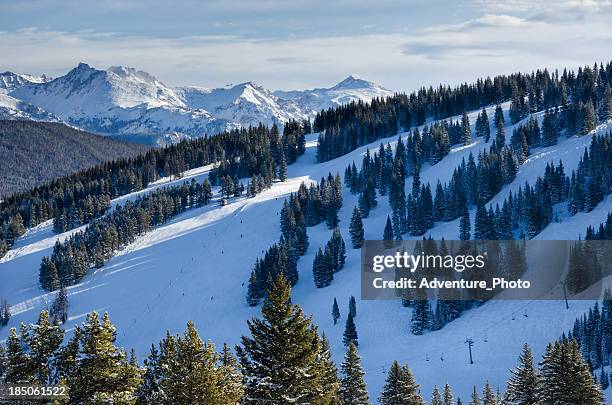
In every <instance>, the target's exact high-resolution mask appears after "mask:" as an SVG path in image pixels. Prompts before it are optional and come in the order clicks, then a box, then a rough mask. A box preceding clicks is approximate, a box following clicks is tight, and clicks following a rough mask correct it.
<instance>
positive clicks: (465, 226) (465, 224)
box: [459, 213, 472, 240]
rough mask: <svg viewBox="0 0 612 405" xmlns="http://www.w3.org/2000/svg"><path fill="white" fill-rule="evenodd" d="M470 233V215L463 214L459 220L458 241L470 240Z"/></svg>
mask: <svg viewBox="0 0 612 405" xmlns="http://www.w3.org/2000/svg"><path fill="white" fill-rule="evenodd" d="M471 231H472V229H471V224H470V214H469V213H466V214H463V215H462V216H461V219H460V220H459V239H460V240H470V233H471Z"/></svg>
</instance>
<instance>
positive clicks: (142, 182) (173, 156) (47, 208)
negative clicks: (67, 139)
mask: <svg viewBox="0 0 612 405" xmlns="http://www.w3.org/2000/svg"><path fill="white" fill-rule="evenodd" d="M309 128H310V123H308V122H303V123H298V122H294V121H292V122H290V123H289V124H288V125H286V126H285V128H284V131H283V133H282V134H280V133H279V130H278V128H277V127H276V126H274V125H273V126H272V127H270V128H268V127H265V126H263V125H259V126H257V127H249V128H246V129H236V130H232V131H228V132H224V133H221V134H218V135H213V136H210V137H208V136H206V137H203V138H198V139H193V140H185V141H182V142H180V143H178V144H175V145H170V146H167V147H164V148H161V149H151V150H149V151H148V152H146V153H143V154H140V155H138V156H136V157H134V158H125V159H118V160H114V161H112V162H106V163H103V164H100V165H98V166H95V167H93V168H90V169H87V170H83V171H80V172H78V173H75V174H71V175H68V176H64V177H61V178H59V179H56V180H53V181H51V182H48V183H46V184H44V185H41V186H38V187H35V188H33V189H32V190H30V191H27V192H23V193H17V194H14V195H11V196H8V197H7V198H5V199H4V200H3V201H2V202H1V203H0V257H1V256H2V255H3V254H4V253H5V252H6V251H8V249H10V248H11V247H12V245H13V243H14V240H15V239H16V238H17V237H19V236H21V235H22V234H23V233H24V232H25V230H26V229H27V228H31V227H34V226H36V225H38V224H40V223H42V222H45V221H47V220H49V219H53V221H54V229H55V231H56V232H64V231H66V230H69V229H74V228H76V227H79V226H82V225H84V224H87V223H89V222H91V221H92V220H93V219H96V218H99V217H101V216H102V215H104V214H106V213H107V211H108V209H109V208H110V200H111V199H113V198H117V197H119V196H122V195H126V194H128V193H132V192H134V191H139V190H142V189H144V188H146V187H147V185H149V184H150V183H151V182H154V181H156V180H158V179H159V178H161V177H164V176H180V175H181V174H182V173H183V172H185V171H186V170H189V169H193V168H195V167H201V166H204V165H208V164H213V163H214V164H216V167H214V168H213V170H212V171H211V173H210V180H211V183H212V184H213V185H222V184H223V185H226V189H230V188H231V187H230V186H229V184H228V183H227V180H228V179H231V180H232V181H233V183H232V185H234V184H235V183H236V182H235V179H239V178H244V177H247V178H248V177H252V180H251V184H252V185H253V186H252V188H251V189H249V192H250V193H251V194H252V193H253V192H256V190H257V189H258V188H259V189H262V188H265V187H269V186H270V184H271V183H272V181H273V179H274V178H275V177H276V175H277V173H278V172H280V173H279V174H281V175H280V176H279V177H280V178H281V179H283V175H282V172H283V171H284V178H286V165H288V164H291V163H293V162H294V161H295V159H296V158H297V156H299V155H300V154H302V153H304V150H305V143H304V142H305V141H304V134H305V130H309ZM254 190H255V191H254ZM224 191H225V190H224ZM230 192H231V193H233V192H234V190H233V188H231V190H230Z"/></svg>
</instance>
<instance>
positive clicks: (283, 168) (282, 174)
mask: <svg viewBox="0 0 612 405" xmlns="http://www.w3.org/2000/svg"><path fill="white" fill-rule="evenodd" d="M278 179H279V180H280V181H287V160H286V159H285V152H284V151H282V150H281V152H280V153H279V163H278Z"/></svg>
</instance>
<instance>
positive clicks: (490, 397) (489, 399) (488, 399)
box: [482, 381, 497, 405]
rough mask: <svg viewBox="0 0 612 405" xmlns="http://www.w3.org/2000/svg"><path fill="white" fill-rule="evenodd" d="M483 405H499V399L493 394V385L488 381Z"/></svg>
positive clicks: (484, 390) (484, 391)
mask: <svg viewBox="0 0 612 405" xmlns="http://www.w3.org/2000/svg"><path fill="white" fill-rule="evenodd" d="M482 405H497V398H495V394H494V393H493V388H491V384H489V382H488V381H487V382H486V383H485V386H484V389H483V392H482Z"/></svg>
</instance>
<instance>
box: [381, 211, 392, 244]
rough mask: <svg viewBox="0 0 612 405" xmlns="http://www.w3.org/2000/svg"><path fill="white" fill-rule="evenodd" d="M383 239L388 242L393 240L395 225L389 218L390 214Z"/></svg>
mask: <svg viewBox="0 0 612 405" xmlns="http://www.w3.org/2000/svg"><path fill="white" fill-rule="evenodd" d="M383 240H384V241H387V242H388V241H392V240H393V225H392V224H391V218H389V215H387V223H386V224H385V230H384V232H383Z"/></svg>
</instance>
